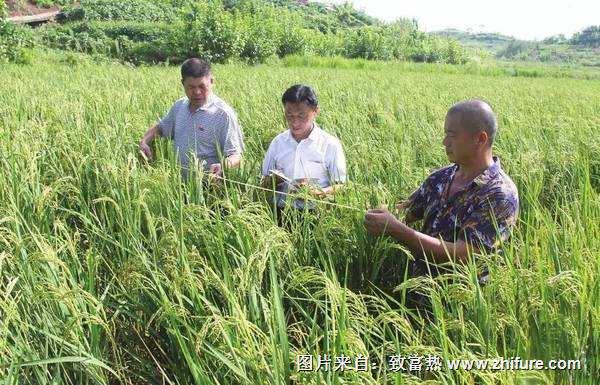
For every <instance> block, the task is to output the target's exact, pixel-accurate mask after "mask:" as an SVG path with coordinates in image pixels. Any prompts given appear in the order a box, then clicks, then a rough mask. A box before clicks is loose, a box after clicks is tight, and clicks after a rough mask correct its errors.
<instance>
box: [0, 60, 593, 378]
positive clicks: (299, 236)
mask: <svg viewBox="0 0 600 385" xmlns="http://www.w3.org/2000/svg"><path fill="white" fill-rule="evenodd" d="M98 58H101V57H96V58H92V57H88V56H81V55H78V54H74V53H71V54H66V55H65V54H57V55H54V54H52V55H47V54H41V53H40V54H38V58H37V59H36V60H35V62H34V63H33V64H31V65H17V64H8V65H2V66H1V67H0V162H2V165H1V167H0V293H2V295H0V378H2V379H3V380H4V383H6V384H36V385H44V384H88V385H91V384H109V383H110V384H113V383H122V384H141V383H144V384H163V383H167V384H281V383H286V382H291V383H297V384H341V383H351V384H418V383H424V382H426V383H428V384H475V383H477V384H490V385H491V384H494V385H509V384H511V385H512V384H576V385H581V384H584V385H585V384H590V385H592V384H594V383H595V381H596V379H597V378H599V376H600V370H599V369H600V366H599V362H598V357H600V351H599V347H600V333H599V330H598V325H600V295H598V294H599V293H600V286H599V285H600V283H599V281H598V279H597V277H598V276H599V273H600V261H599V259H598V255H599V254H600V195H599V194H600V136H599V135H598V130H597V129H596V128H597V126H598V116H599V112H600V111H599V110H598V106H600V103H598V95H600V82H598V81H595V80H578V79H555V78H543V77H540V78H535V79H531V78H524V77H510V76H503V75H502V74H498V75H497V76H493V77H490V76H481V75H480V74H469V73H468V72H458V73H448V72H445V71H446V70H440V69H444V68H447V71H449V69H450V68H451V67H443V66H440V67H437V66H435V65H431V64H430V65H418V64H399V65H395V64H390V63H379V64H376V65H377V66H380V67H379V68H377V67H372V68H371V67H369V68H366V69H360V66H361V64H360V63H363V65H366V64H365V63H367V64H369V65H371V64H372V62H367V61H357V62H356V63H358V64H357V65H356V67H352V66H351V64H348V63H350V61H347V62H346V64H347V65H348V67H349V68H348V69H343V68H335V69H330V68H326V67H325V66H321V67H319V68H308V67H306V68H302V67H297V66H294V67H286V66H274V65H261V66H253V67H249V66H245V65H240V64H229V65H222V66H216V68H215V72H216V77H217V79H218V82H217V93H218V94H219V95H220V96H222V97H223V98H224V99H225V100H227V101H229V102H231V104H232V105H233V106H234V108H235V109H236V111H237V112H238V116H239V119H240V121H241V124H242V126H243V128H244V132H245V134H246V135H245V136H246V144H247V152H246V155H245V163H244V166H243V168H242V169H241V170H239V171H238V172H236V173H231V174H228V177H229V178H230V179H231V180H232V181H236V182H242V183H248V184H256V183H257V182H258V175H257V174H258V170H259V164H260V161H261V159H262V156H263V155H264V151H265V149H266V148H267V146H268V143H269V141H270V140H271V138H272V137H273V136H274V135H275V134H276V133H278V132H280V131H281V130H283V129H284V127H283V125H282V110H281V106H280V102H279V97H280V95H281V92H282V90H284V89H285V87H287V86H289V85H290V84H292V83H295V82H306V83H309V84H312V85H313V86H315V88H316V90H317V92H318V93H319V96H320V100H321V106H322V114H321V115H320V117H319V119H318V121H319V123H320V125H321V126H322V127H324V128H325V129H326V130H328V131H330V132H332V133H334V134H336V135H337V136H338V137H339V138H340V139H341V141H342V142H343V144H344V147H345V151H346V156H347V159H348V166H349V178H350V182H349V185H348V186H347V189H346V190H345V191H344V192H342V193H341V194H340V195H338V196H337V197H336V201H335V203H337V204H343V205H346V206H351V207H355V208H356V209H357V210H356V211H354V210H351V209H346V208H341V207H329V208H326V207H325V206H323V207H322V209H321V210H320V211H319V212H318V213H317V214H315V215H316V217H309V218H306V220H304V221H293V223H292V225H291V227H290V229H282V228H278V227H277V226H276V224H275V223H276V222H275V221H274V219H273V218H272V215H271V211H270V207H269V205H268V203H267V200H266V199H265V198H264V196H263V194H262V192H260V191H257V190H256V189H253V188H251V187H247V186H240V185H237V184H234V183H233V182H228V183H227V184H226V185H224V186H223V187H222V188H219V189H214V188H210V187H205V186H204V185H203V184H202V183H201V181H200V178H201V177H202V176H201V175H197V178H196V177H193V178H192V179H191V181H190V182H189V183H185V184H184V183H182V182H181V178H180V173H179V169H178V167H177V165H176V164H175V156H174V154H173V152H172V150H171V147H170V145H169V144H168V143H166V142H158V143H157V144H156V150H157V152H158V159H157V161H156V162H155V163H153V164H150V165H146V164H143V163H140V161H138V158H137V141H138V140H139V137H140V135H141V134H142V133H143V132H144V131H145V129H146V128H147V127H148V126H149V125H150V124H151V123H152V122H154V121H156V119H157V117H159V116H161V115H162V114H164V113H165V111H166V110H167V109H168V108H169V106H170V105H171V103H172V102H173V101H174V100H175V99H176V98H178V97H179V96H180V94H181V89H180V82H179V72H178V68H176V67H168V66H157V67H140V68H133V67H131V66H126V65H120V64H114V63H107V62H105V63H95V62H94V60H97V59H98ZM322 60H329V59H322ZM336 60H338V61H339V63H341V64H343V63H344V62H343V60H344V59H336ZM341 64H340V65H341ZM373 65H375V64H373ZM455 68H458V69H461V68H463V67H455ZM465 68H466V67H465ZM460 71H462V70H460ZM465 71H467V70H465ZM467 97H481V98H485V99H487V100H488V101H490V103H491V105H492V106H493V107H494V109H495V110H496V111H497V112H498V114H499V117H500V126H501V131H500V135H499V137H498V141H497V144H496V153H497V154H498V155H499V156H500V157H501V159H502V162H503V167H504V169H505V170H506V171H507V173H508V174H509V175H511V177H512V178H513V179H514V181H515V183H516V184H517V187H518V189H519V193H520V199H521V213H520V220H519V223H518V225H517V227H516V229H515V233H514V236H513V237H512V239H511V241H510V242H509V243H508V244H506V245H505V252H504V254H503V255H487V256H481V257H479V261H486V263H487V264H488V265H489V267H490V270H491V280H490V282H489V284H487V285H486V286H483V287H481V286H479V285H478V284H477V280H476V275H475V273H476V270H477V266H476V265H475V264H473V265H469V266H466V267H461V266H454V268H453V273H451V274H448V275H444V276H441V277H439V278H436V279H426V278H423V279H413V280H408V281H403V279H402V277H396V279H397V282H396V283H397V284H398V285H399V286H398V287H397V288H398V291H397V292H395V293H390V292H385V293H387V294H384V292H382V291H381V290H383V285H382V282H381V279H380V277H381V276H382V273H383V271H382V269H383V268H382V266H385V265H387V264H389V263H390V262H391V263H392V264H393V265H398V266H403V265H405V264H406V263H407V255H406V254H405V253H404V252H403V251H402V250H400V249H399V248H398V246H397V245H395V244H394V243H393V242H390V241H389V240H385V239H381V240H376V239H373V238H370V237H368V236H367V235H366V234H365V230H364V228H363V225H362V220H363V214H362V212H363V208H364V207H366V206H368V205H377V204H381V203H393V202H397V201H399V200H401V199H403V198H404V197H406V195H407V194H409V193H410V192H411V191H412V190H413V189H414V188H416V187H417V186H418V184H419V183H420V182H421V181H422V180H423V178H424V177H425V176H426V175H427V174H428V173H429V172H430V171H431V170H432V169H434V168H437V167H439V166H441V165H444V164H446V162H447V159H446V156H445V154H444V151H443V148H442V146H441V141H442V136H443V130H442V124H443V118H444V114H445V112H446V110H447V108H448V107H449V106H450V105H452V104H453V103H454V102H455V101H457V100H460V99H463V98H467ZM315 222H316V223H315ZM407 288H414V289H417V290H420V291H422V292H424V293H428V295H430V297H431V300H432V303H433V316H432V319H431V320H426V319H424V318H423V317H419V316H418V315H417V314H415V313H414V312H413V311H411V310H409V309H407V308H406V307H405V306H404V303H403V300H402V293H403V292H404V290H405V289H407ZM388 295H389V296H388ZM298 354H312V355H314V356H315V357H316V356H318V355H320V354H329V355H330V356H331V357H336V356H339V355H341V354H344V355H346V356H349V357H356V356H358V355H359V354H362V355H364V356H368V357H369V358H370V359H371V360H373V361H376V362H379V363H382V361H383V357H385V356H386V355H389V354H401V355H403V356H405V357H406V356H409V355H413V354H414V355H421V356H427V355H435V356H440V357H442V358H443V359H450V358H486V357H489V358H495V357H504V358H507V359H508V358H510V357H517V356H519V357H521V358H523V359H529V358H532V359H533V358H535V359H541V360H549V359H580V360H581V362H582V369H581V370H574V371H486V370H481V369H477V370H466V369H459V370H450V369H449V368H448V367H447V366H445V365H444V367H443V369H442V370H440V371H432V372H429V371H421V372H416V371H413V372H411V373H409V372H407V371H400V372H397V373H396V372H392V371H390V370H385V368H384V367H382V366H380V367H379V368H378V369H373V370H368V371H366V372H359V371H355V370H348V371H345V372H340V371H338V372H332V371H331V372H324V371H313V372H307V373H300V372H298V371H297V370H296V369H297V366H296V364H295V360H296V357H297V355H298Z"/></svg>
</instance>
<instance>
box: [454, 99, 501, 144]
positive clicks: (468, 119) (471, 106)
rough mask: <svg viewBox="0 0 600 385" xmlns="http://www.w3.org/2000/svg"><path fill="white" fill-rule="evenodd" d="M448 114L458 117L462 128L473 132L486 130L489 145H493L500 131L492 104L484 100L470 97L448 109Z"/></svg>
mask: <svg viewBox="0 0 600 385" xmlns="http://www.w3.org/2000/svg"><path fill="white" fill-rule="evenodd" d="M446 116H447V117H453V118H456V119H458V120H459V122H460V125H461V126H462V128H464V129H465V130H468V131H469V132H471V133H474V134H475V133H477V132H481V131H485V132H486V133H487V135H488V138H489V146H490V147H491V146H492V144H493V142H494V139H495V138H496V132H497V131H498V120H497V119H496V114H494V111H492V108H491V107H490V105H489V104H487V103H486V102H484V101H483V100H479V99H469V100H463V101H462V102H458V103H456V104H455V105H453V106H452V107H451V108H450V109H449V110H448V114H447V115H446Z"/></svg>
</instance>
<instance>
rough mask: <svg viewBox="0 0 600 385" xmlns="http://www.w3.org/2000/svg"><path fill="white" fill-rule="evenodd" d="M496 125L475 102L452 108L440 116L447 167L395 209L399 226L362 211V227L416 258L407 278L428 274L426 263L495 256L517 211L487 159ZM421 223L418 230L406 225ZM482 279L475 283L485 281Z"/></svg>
mask: <svg viewBox="0 0 600 385" xmlns="http://www.w3.org/2000/svg"><path fill="white" fill-rule="evenodd" d="M497 130H498V123H497V120H496V116H495V114H494V112H493V111H492V109H491V108H490V106H489V105H488V104H487V103H485V102H484V101H481V100H475V99H474V100H465V101H462V102H460V103H457V104H455V105H454V106H452V108H450V110H449V111H448V113H447V114H446V122H445V125H444V131H445V137H444V141H443V144H444V147H445V148H446V154H447V155H448V158H449V160H450V161H451V162H453V163H452V164H451V165H449V166H446V167H444V168H441V169H439V170H437V171H435V172H433V173H432V174H431V175H430V176H429V177H428V178H427V179H426V180H425V182H424V183H423V184H422V185H421V186H420V187H419V188H418V189H417V190H416V191H415V192H414V193H413V194H412V195H411V196H410V197H409V198H408V200H407V201H406V202H404V203H402V204H401V205H399V208H400V209H402V210H404V211H405V212H406V215H405V218H404V221H401V220H399V219H397V218H396V217H394V215H392V214H391V213H390V212H389V211H388V210H387V209H372V210H368V211H367V213H366V215H365V227H366V229H367V231H368V232H369V233H370V234H372V235H375V236H391V237H393V238H394V239H395V240H396V241H397V242H399V243H401V244H402V245H403V246H405V247H406V248H408V249H409V250H410V251H411V252H412V254H413V256H414V257H415V258H416V261H415V262H412V263H411V265H410V266H409V275H410V276H416V275H424V274H427V273H428V272H431V269H430V268H428V266H427V264H426V263H425V262H424V260H425V259H427V261H429V263H432V262H433V263H435V264H437V263H443V262H447V261H449V260H452V261H455V262H459V263H464V262H466V261H467V260H468V258H469V254H470V253H473V252H476V253H477V252H483V251H485V252H495V251H498V249H499V247H500V246H501V244H502V242H504V241H506V240H507V239H508V237H509V235H510V232H511V229H512V227H513V226H514V225H515V222H516V218H517V214H518V211H519V197H518V193H517V188H516V187H515V184H514V183H513V181H512V180H511V179H510V177H509V176H508V175H506V173H505V172H504V171H503V170H502V168H501V167H500V160H499V159H498V158H497V157H495V156H493V155H492V144H493V142H494V138H495V137H496V132H497ZM419 220H423V224H422V226H421V228H420V231H419V230H416V229H413V228H412V227H409V226H408V225H409V224H411V223H414V222H416V221H419ZM485 275H487V274H484V275H483V276H480V279H483V280H484V281H485V280H487V276H485Z"/></svg>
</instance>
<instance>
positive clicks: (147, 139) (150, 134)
mask: <svg viewBox="0 0 600 385" xmlns="http://www.w3.org/2000/svg"><path fill="white" fill-rule="evenodd" d="M159 134H160V128H159V127H158V124H156V125H154V126H153V127H151V128H150V129H148V131H146V133H145V134H144V136H143V137H142V140H141V142H143V143H146V144H147V145H150V144H152V141H153V140H154V138H155V137H156V136H158V135H159Z"/></svg>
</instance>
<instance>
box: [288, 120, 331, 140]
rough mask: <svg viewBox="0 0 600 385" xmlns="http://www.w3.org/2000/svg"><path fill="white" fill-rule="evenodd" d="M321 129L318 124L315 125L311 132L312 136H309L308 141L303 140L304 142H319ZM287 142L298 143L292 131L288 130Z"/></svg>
mask: <svg viewBox="0 0 600 385" xmlns="http://www.w3.org/2000/svg"><path fill="white" fill-rule="evenodd" d="M321 131H322V130H321V128H320V127H319V126H318V125H317V122H314V123H313V128H312V130H311V131H310V134H309V135H308V137H307V138H306V139H302V140H310V141H311V142H314V141H315V140H317V139H318V138H319V137H320V136H321ZM285 138H286V139H287V140H289V141H292V142H296V139H294V137H293V136H292V130H290V129H289V128H288V130H287V135H286V137H285Z"/></svg>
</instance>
